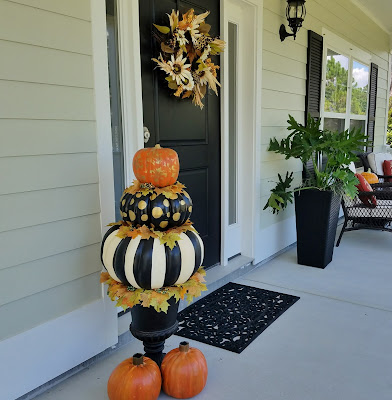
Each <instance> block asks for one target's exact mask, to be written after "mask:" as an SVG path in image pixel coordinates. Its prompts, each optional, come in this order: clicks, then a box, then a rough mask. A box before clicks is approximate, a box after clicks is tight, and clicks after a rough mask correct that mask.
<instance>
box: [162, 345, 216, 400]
mask: <svg viewBox="0 0 392 400" xmlns="http://www.w3.org/2000/svg"><path fill="white" fill-rule="evenodd" d="M161 372H162V380H163V386H162V388H163V391H164V392H165V393H166V394H167V395H169V396H172V397H175V398H176V399H189V398H190V397H193V396H196V395H197V394H199V393H200V392H201V391H202V390H203V389H204V386H205V385H206V382H207V375H208V368H207V361H206V359H205V357H204V355H203V353H202V352H201V351H200V350H198V349H195V348H194V347H192V348H191V347H189V343H188V342H181V343H180V346H179V347H178V349H174V350H171V351H169V353H167V354H166V356H165V358H164V359H163V361H162V365H161Z"/></svg>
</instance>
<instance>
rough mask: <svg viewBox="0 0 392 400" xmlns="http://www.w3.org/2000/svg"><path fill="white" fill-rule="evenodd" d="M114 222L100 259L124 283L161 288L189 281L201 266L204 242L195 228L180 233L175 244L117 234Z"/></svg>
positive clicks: (107, 235) (111, 274) (104, 239)
mask: <svg viewBox="0 0 392 400" xmlns="http://www.w3.org/2000/svg"><path fill="white" fill-rule="evenodd" d="M119 229H120V226H119V225H114V226H113V227H111V228H110V229H109V230H108V231H107V232H106V234H105V236H104V238H103V240H102V246H101V260H102V263H103V265H104V267H105V268H106V270H107V271H108V272H109V274H110V276H111V277H112V278H113V279H114V280H115V281H117V282H122V283H123V284H124V285H127V286H133V287H135V288H142V289H159V288H161V287H164V286H172V285H180V284H182V283H184V282H186V281H187V280H188V279H189V278H190V277H191V276H192V275H193V274H194V273H195V272H196V271H197V270H198V269H199V267H200V266H201V264H202V262H203V257H204V246H203V242H202V240H201V238H200V236H199V235H198V234H197V233H196V232H195V231H192V230H188V231H186V232H184V233H180V234H179V235H178V240H176V242H175V245H174V247H173V248H170V247H169V246H168V245H167V244H164V243H161V241H160V239H159V238H153V237H150V238H148V239H142V236H140V235H138V236H136V237H135V238H132V237H125V238H124V239H122V238H121V237H119V236H117V234H118V232H119Z"/></svg>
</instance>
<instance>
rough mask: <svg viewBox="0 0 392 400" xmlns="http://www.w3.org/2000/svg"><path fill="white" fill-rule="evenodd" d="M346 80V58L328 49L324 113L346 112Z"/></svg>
mask: <svg viewBox="0 0 392 400" xmlns="http://www.w3.org/2000/svg"><path fill="white" fill-rule="evenodd" d="M347 80H348V58H347V57H345V56H343V55H342V54H339V53H335V52H334V51H332V50H330V49H328V51H327V71H326V82H325V104H324V110H325V111H327V112H334V113H345V112H346V101H347Z"/></svg>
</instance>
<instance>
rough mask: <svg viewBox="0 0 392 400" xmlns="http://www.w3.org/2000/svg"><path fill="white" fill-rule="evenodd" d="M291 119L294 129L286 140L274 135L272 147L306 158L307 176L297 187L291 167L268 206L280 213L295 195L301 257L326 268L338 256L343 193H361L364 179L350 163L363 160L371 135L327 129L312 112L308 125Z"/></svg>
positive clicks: (307, 262) (357, 130)
mask: <svg viewBox="0 0 392 400" xmlns="http://www.w3.org/2000/svg"><path fill="white" fill-rule="evenodd" d="M287 122H288V124H289V126H288V128H287V129H288V130H289V131H291V133H290V134H289V135H288V136H287V138H285V139H283V140H281V141H280V142H279V141H278V140H277V139H276V138H273V139H271V140H270V144H269V148H268V151H273V152H275V153H278V154H283V155H284V156H285V157H286V160H287V159H289V158H298V159H300V160H301V162H302V164H303V166H304V179H303V181H302V184H301V186H300V187H298V188H292V187H291V185H292V183H293V180H294V178H293V173H292V172H291V173H289V172H287V173H286V176H285V178H282V176H281V175H279V174H278V178H279V181H278V182H277V184H276V186H275V187H274V188H273V189H272V190H271V196H270V197H269V199H268V201H267V204H266V205H265V207H264V210H265V209H267V208H271V209H272V212H273V213H279V212H280V211H282V210H283V209H284V208H286V207H287V205H288V204H289V203H292V202H293V198H294V199H295V213H296V227H297V256H298V263H299V264H303V265H309V266H313V267H318V268H325V267H326V266H327V265H328V264H329V263H330V262H331V261H332V256H333V249H334V241H335V235H336V228H337V222H338V216H339V208H340V201H341V196H342V195H343V194H346V195H347V196H349V197H351V198H354V197H355V196H356V195H357V193H358V189H357V188H356V185H357V184H358V180H357V178H356V177H355V174H354V173H353V172H352V171H351V170H350V169H349V167H348V165H349V164H350V162H352V161H356V160H357V155H356V153H357V152H358V150H359V149H361V148H364V146H365V145H366V144H367V137H366V136H365V135H364V134H363V133H362V132H361V130H360V129H353V130H346V131H343V132H331V131H329V130H321V129H320V121H317V120H315V119H313V118H312V117H311V116H310V115H309V117H308V123H307V125H306V126H304V125H302V124H300V123H298V122H297V121H296V120H295V119H294V118H293V117H292V116H291V115H289V120H288V121H287ZM321 160H324V162H321ZM310 165H311V166H312V168H310V167H309V166H310Z"/></svg>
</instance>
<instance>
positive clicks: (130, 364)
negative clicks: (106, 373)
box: [108, 353, 162, 400]
mask: <svg viewBox="0 0 392 400" xmlns="http://www.w3.org/2000/svg"><path fill="white" fill-rule="evenodd" d="M161 385H162V378H161V373H160V371H159V368H158V365H157V364H156V363H155V362H154V361H152V360H151V359H150V358H148V357H143V355H142V354H139V353H137V354H134V356H133V357H132V358H128V359H127V360H124V361H123V362H122V363H120V364H119V365H118V366H117V367H116V368H115V369H114V371H113V372H112V374H111V375H110V378H109V381H108V396H109V399H110V400H156V399H157V398H158V396H159V393H160V391H161Z"/></svg>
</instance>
